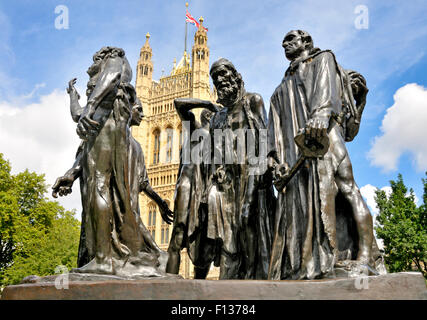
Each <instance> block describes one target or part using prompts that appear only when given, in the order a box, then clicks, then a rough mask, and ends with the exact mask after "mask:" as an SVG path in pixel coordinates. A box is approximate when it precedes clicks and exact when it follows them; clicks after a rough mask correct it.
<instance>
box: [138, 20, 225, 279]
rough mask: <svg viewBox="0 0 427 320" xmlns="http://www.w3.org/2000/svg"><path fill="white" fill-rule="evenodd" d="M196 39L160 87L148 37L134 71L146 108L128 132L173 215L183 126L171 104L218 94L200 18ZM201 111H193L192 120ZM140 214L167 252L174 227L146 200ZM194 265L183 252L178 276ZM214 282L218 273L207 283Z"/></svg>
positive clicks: (142, 200) (186, 275)
mask: <svg viewBox="0 0 427 320" xmlns="http://www.w3.org/2000/svg"><path fill="white" fill-rule="evenodd" d="M199 21H200V26H199V28H198V30H197V32H196V33H195V36H194V44H193V48H192V53H191V62H190V58H189V56H188V55H187V52H184V54H183V57H182V58H181V60H180V61H179V62H178V64H176V61H175V62H174V65H173V68H172V71H171V73H170V74H169V75H168V76H162V77H161V78H160V80H159V81H155V80H153V78H152V75H153V62H152V49H151V46H150V44H149V38H150V35H149V34H148V33H147V35H146V41H145V44H144V46H143V47H142V48H141V51H140V58H139V61H138V65H137V69H136V83H135V87H136V91H137V95H138V98H139V99H140V100H141V102H142V105H143V108H144V115H145V117H144V120H143V121H142V123H141V125H140V126H139V127H138V128H136V127H133V128H132V134H133V136H134V137H135V139H136V140H137V141H138V142H139V143H140V144H141V147H142V150H143V152H144V156H145V164H146V166H147V171H148V177H149V179H150V183H151V185H152V187H153V189H154V190H155V191H156V192H157V193H158V194H159V195H160V196H161V197H162V198H163V199H165V200H166V201H167V202H168V204H169V207H170V208H171V210H173V205H174V203H173V199H174V192H175V184H176V180H177V174H178V167H179V152H180V147H181V143H182V139H181V134H182V126H181V121H180V118H179V117H178V114H177V113H176V111H175V108H174V105H173V100H174V99H176V98H188V97H193V98H199V99H204V100H212V101H215V100H216V94H215V92H214V91H212V90H211V88H210V85H209V48H208V45H207V40H208V37H207V33H206V31H205V30H204V29H203V27H202V24H203V18H200V20H199ZM200 112H201V110H200V109H196V110H194V113H195V115H196V117H199V116H200ZM140 210H141V218H142V221H143V223H144V224H145V225H146V226H147V228H148V230H150V232H151V234H152V236H153V238H154V239H155V241H156V243H157V244H158V245H159V247H160V248H162V249H163V250H167V248H168V245H169V239H170V236H171V234H172V226H169V225H168V224H165V223H164V222H163V221H162V218H161V216H160V213H159V210H158V208H157V206H156V205H155V204H154V203H153V202H152V201H151V199H149V198H148V197H147V196H146V195H145V194H143V193H141V194H140ZM193 271H194V268H193V265H192V263H191V261H190V259H189V258H188V255H187V253H186V252H185V250H184V251H183V253H182V259H181V267H180V274H181V275H182V276H183V277H184V278H193ZM217 276H218V270H217V268H213V271H211V273H210V274H209V276H208V277H209V278H215V277H217Z"/></svg>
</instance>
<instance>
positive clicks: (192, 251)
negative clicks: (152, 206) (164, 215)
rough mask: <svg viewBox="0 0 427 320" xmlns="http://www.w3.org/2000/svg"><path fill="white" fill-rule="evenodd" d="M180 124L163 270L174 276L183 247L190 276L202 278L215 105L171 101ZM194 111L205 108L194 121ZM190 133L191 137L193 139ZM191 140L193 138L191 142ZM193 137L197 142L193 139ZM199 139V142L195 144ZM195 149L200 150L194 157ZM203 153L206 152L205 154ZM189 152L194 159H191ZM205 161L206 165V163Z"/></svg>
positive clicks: (207, 248)
mask: <svg viewBox="0 0 427 320" xmlns="http://www.w3.org/2000/svg"><path fill="white" fill-rule="evenodd" d="M174 106H175V109H176V111H177V113H178V115H179V117H180V119H181V121H182V130H183V131H182V132H183V133H182V137H183V143H182V149H181V151H180V166H179V171H178V180H177V182H176V189H175V199H174V223H173V230H172V236H171V240H170V242H169V248H168V253H169V260H168V264H167V269H166V271H167V272H168V273H174V274H178V272H179V266H180V263H181V255H180V252H181V250H182V249H183V248H186V249H187V253H188V255H189V257H190V259H191V261H192V262H193V264H194V273H195V275H194V277H195V278H196V279H205V278H206V276H207V274H208V272H209V268H210V265H211V263H212V258H211V255H212V249H213V248H214V246H212V245H211V244H210V243H209V240H208V239H207V238H206V228H205V225H206V222H207V220H206V219H207V197H206V191H207V187H208V182H209V166H208V164H209V163H210V161H206V156H208V157H209V156H210V152H209V151H210V145H208V144H207V143H209V142H210V140H209V121H210V119H211V116H212V113H214V112H216V111H218V106H216V105H214V104H213V103H211V102H210V101H204V100H199V99H191V98H180V99H175V100H174ZM194 108H205V109H204V110H203V111H202V112H201V114H200V122H199V121H197V120H196V117H195V115H194V113H193V112H191V110H192V109H194ZM193 134H194V136H193ZM192 138H193V139H192ZM195 138H197V139H195ZM199 138H200V139H201V141H199ZM196 148H198V150H199V151H200V152H199V153H198V154H196ZM205 151H207V152H205ZM192 153H193V155H194V157H193V158H192V157H191V156H192ZM206 162H208V163H206Z"/></svg>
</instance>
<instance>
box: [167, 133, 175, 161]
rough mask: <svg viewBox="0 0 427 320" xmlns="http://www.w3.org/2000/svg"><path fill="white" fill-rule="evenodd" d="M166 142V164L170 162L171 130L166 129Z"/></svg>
mask: <svg viewBox="0 0 427 320" xmlns="http://www.w3.org/2000/svg"><path fill="white" fill-rule="evenodd" d="M166 134H167V140H166V162H171V161H172V145H173V129H172V128H167V129H166Z"/></svg>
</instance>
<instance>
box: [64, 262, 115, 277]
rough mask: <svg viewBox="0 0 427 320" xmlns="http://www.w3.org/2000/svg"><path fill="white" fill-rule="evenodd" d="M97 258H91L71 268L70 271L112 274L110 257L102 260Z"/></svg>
mask: <svg viewBox="0 0 427 320" xmlns="http://www.w3.org/2000/svg"><path fill="white" fill-rule="evenodd" d="M96 260H97V259H96V258H94V259H92V260H91V261H90V262H89V263H87V264H85V265H84V266H83V267H80V268H76V269H73V270H72V272H77V273H96V274H113V262H112V260H111V259H103V261H102V262H97V261H96Z"/></svg>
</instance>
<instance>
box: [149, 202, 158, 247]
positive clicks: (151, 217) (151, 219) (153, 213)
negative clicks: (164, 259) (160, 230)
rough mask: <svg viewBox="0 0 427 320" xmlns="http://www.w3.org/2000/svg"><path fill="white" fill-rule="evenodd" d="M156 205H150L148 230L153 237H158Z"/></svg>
mask: <svg viewBox="0 0 427 320" xmlns="http://www.w3.org/2000/svg"><path fill="white" fill-rule="evenodd" d="M156 215H157V212H156V206H155V205H153V204H152V205H150V206H149V207H148V226H147V228H148V230H149V232H150V234H151V236H152V237H153V239H155V238H156Z"/></svg>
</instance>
